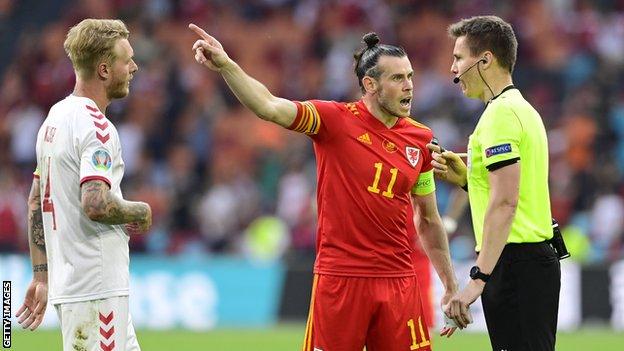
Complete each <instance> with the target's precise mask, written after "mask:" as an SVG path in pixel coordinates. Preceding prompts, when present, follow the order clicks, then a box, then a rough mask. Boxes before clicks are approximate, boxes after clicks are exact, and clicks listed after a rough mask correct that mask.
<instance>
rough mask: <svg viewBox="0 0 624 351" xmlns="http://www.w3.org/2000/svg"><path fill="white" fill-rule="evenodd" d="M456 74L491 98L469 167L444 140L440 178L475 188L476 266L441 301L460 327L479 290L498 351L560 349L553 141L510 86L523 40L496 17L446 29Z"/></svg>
mask: <svg viewBox="0 0 624 351" xmlns="http://www.w3.org/2000/svg"><path fill="white" fill-rule="evenodd" d="M448 32H449V35H450V36H451V37H452V38H454V39H455V47H454V49H453V57H454V60H453V66H452V68H451V69H452V72H453V74H454V75H455V77H456V78H455V80H454V82H455V83H459V85H460V87H461V90H462V93H463V94H464V95H466V96H468V97H470V98H474V99H479V100H481V101H483V102H484V103H485V104H486V107H485V111H484V112H483V114H482V115H481V117H480V119H479V122H478V123H477V126H476V127H475V130H474V132H473V133H472V135H471V136H470V138H469V141H468V166H466V165H465V164H464V163H463V161H462V160H461V159H460V158H459V157H458V155H457V154H454V153H452V152H449V151H444V150H442V149H440V148H439V147H438V146H437V145H433V144H429V145H428V147H429V148H430V150H431V151H433V154H434V161H433V162H432V164H433V166H434V169H435V172H436V174H437V175H438V176H439V177H440V178H442V179H445V180H447V181H449V182H451V183H454V184H456V185H458V186H460V187H462V188H464V189H465V190H467V191H468V196H469V199H470V208H471V212H472V221H473V226H474V233H475V239H476V251H477V253H478V258H477V262H476V264H475V266H474V267H472V269H471V270H470V278H472V279H471V280H470V281H469V283H468V285H467V286H466V287H465V288H464V289H463V290H461V291H460V292H459V293H457V294H456V295H455V296H454V297H453V298H452V299H451V302H450V303H449V304H448V305H446V306H445V307H444V309H445V313H446V314H447V316H449V317H450V318H452V319H454V320H455V321H456V322H457V323H458V324H459V326H460V327H466V326H467V324H468V323H469V317H468V306H469V305H470V304H472V303H473V302H474V301H475V300H476V299H477V298H478V297H479V296H481V301H482V303H483V310H484V312H485V320H486V322H487V327H488V332H489V335H490V341H491V343H492V348H493V350H495V351H503V350H504V351H520V350H522V351H524V350H532V351H533V350H540V351H541V350H544V351H546V350H554V349H555V334H556V330H557V312H558V305H559V289H560V285H561V271H560V266H559V260H558V256H557V254H556V252H555V251H554V250H553V248H552V247H551V246H550V245H549V243H548V242H547V240H549V239H551V238H552V237H553V230H552V227H551V213H550V199H549V194H548V141H547V139H546V130H545V129H544V124H543V122H542V118H541V117H540V115H539V113H538V112H537V111H536V110H535V109H534V108H533V107H532V106H531V105H530V104H529V103H528V102H527V101H526V100H525V99H524V97H523V96H522V94H521V93H520V91H518V89H516V88H515V87H514V86H513V83H512V79H511V74H512V72H513V68H514V64H515V61H516V51H517V47H518V42H517V40H516V37H515V34H514V32H513V29H512V28H511V25H509V23H506V22H505V21H503V20H502V19H500V18H499V17H495V16H478V17H472V18H470V19H464V20H461V21H459V22H457V23H454V24H452V25H451V26H449V29H448Z"/></svg>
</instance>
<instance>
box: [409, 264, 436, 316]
mask: <svg viewBox="0 0 624 351" xmlns="http://www.w3.org/2000/svg"><path fill="white" fill-rule="evenodd" d="M412 257H413V256H412ZM414 273H416V279H417V280H418V287H419V290H420V298H421V299H422V306H423V314H424V316H425V321H426V322H427V325H428V326H429V327H430V328H431V327H433V326H434V324H435V323H434V322H433V309H434V308H435V307H436V306H437V303H439V302H440V301H439V300H438V301H434V298H433V284H432V283H433V281H432V280H433V279H431V266H430V264H429V259H428V258H427V256H424V257H421V258H418V259H414Z"/></svg>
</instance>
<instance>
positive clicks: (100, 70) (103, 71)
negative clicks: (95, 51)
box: [97, 61, 111, 80]
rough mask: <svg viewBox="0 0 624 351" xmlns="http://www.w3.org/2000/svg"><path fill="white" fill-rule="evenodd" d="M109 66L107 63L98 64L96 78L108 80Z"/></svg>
mask: <svg viewBox="0 0 624 351" xmlns="http://www.w3.org/2000/svg"><path fill="white" fill-rule="evenodd" d="M110 70H111V68H110V66H109V64H108V62H105V61H104V62H100V63H99V64H98V65H97V76H98V78H100V79H101V80H106V79H108V77H110Z"/></svg>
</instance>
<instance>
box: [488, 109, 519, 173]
mask: <svg viewBox="0 0 624 351" xmlns="http://www.w3.org/2000/svg"><path fill="white" fill-rule="evenodd" d="M484 122H485V123H484V125H483V127H482V129H481V132H480V133H479V139H480V142H481V146H482V155H481V156H482V159H483V165H484V166H485V167H486V168H487V169H488V170H493V169H495V168H498V167H496V166H497V165H499V164H500V165H503V164H508V163H513V162H516V161H518V160H519V159H520V140H521V138H522V133H523V128H522V124H521V123H520V119H519V118H518V116H517V115H516V114H515V113H514V111H513V110H512V109H511V108H509V107H507V106H505V105H502V104H501V105H497V106H496V107H495V108H494V110H493V111H492V112H491V113H489V114H488V115H487V117H486V119H485V120H484Z"/></svg>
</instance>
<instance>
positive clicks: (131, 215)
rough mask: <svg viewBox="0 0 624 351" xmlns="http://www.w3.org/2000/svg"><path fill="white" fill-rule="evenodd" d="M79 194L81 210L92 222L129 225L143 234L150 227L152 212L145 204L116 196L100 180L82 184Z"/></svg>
mask: <svg viewBox="0 0 624 351" xmlns="http://www.w3.org/2000/svg"><path fill="white" fill-rule="evenodd" d="M81 193H82V195H81V202H82V209H83V210H84V211H85V214H86V215H87V217H89V219H91V220H92V221H96V222H100V223H104V224H131V225H132V226H133V227H132V229H136V231H138V232H143V233H144V232H146V231H147V230H148V229H149V227H150V226H151V225H152V210H151V208H150V206H149V205H148V204H147V203H145V202H140V201H126V200H124V199H122V198H120V197H118V196H116V195H115V194H113V193H112V192H111V191H110V188H109V186H108V184H106V183H105V182H104V181H102V180H90V181H87V182H84V183H83V184H82V186H81Z"/></svg>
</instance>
